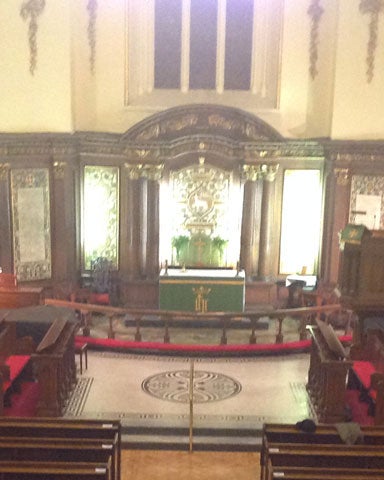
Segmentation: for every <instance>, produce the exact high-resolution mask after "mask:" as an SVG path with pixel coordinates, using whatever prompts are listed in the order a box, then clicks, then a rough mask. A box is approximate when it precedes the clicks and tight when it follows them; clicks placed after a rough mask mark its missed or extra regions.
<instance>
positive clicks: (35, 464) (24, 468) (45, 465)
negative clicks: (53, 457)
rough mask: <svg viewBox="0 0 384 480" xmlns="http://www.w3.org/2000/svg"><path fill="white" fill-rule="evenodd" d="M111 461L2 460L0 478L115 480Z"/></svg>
mask: <svg viewBox="0 0 384 480" xmlns="http://www.w3.org/2000/svg"><path fill="white" fill-rule="evenodd" d="M110 468H111V467H110V463H109V462H108V463H102V462H94V463H92V462H82V463H80V462H78V463H73V464H72V463H68V462H57V461H52V462H39V461H22V460H17V461H12V460H8V461H7V460H4V461H0V478H4V479H7V480H68V479H73V480H77V479H82V480H113V477H112V476H111V471H110Z"/></svg>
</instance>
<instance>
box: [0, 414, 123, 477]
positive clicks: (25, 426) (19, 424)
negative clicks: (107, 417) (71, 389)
mask: <svg viewBox="0 0 384 480" xmlns="http://www.w3.org/2000/svg"><path fill="white" fill-rule="evenodd" d="M15 452H17V453H15ZM14 455H17V459H19V460H29V461H32V460H39V461H41V462H50V461H52V460H55V459H56V458H60V459H65V460H66V461H68V462H73V463H75V462H76V463H78V462H81V461H84V462H85V461H87V462H92V463H95V462H100V463H106V462H108V463H110V467H109V473H110V475H111V479H113V480H119V479H120V463H121V426H120V422H118V421H101V420H100V421H99V420H86V419H53V418H52V419H51V418H46V419H39V418H28V419H27V418H6V417H3V418H0V460H1V459H3V460H5V459H8V460H15V459H16V458H15V456H14ZM4 456H5V457H4Z"/></svg>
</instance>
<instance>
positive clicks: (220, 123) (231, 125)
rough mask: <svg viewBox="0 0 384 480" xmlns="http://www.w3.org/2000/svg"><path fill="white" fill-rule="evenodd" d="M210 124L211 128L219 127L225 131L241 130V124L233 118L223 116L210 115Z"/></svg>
mask: <svg viewBox="0 0 384 480" xmlns="http://www.w3.org/2000/svg"><path fill="white" fill-rule="evenodd" d="M208 124H209V126H210V127H216V128H217V127H219V128H223V129H224V130H233V129H235V128H237V129H241V124H240V123H239V122H238V121H236V120H233V119H231V118H225V117H223V116H221V115H209V117H208Z"/></svg>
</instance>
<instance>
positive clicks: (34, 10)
mask: <svg viewBox="0 0 384 480" xmlns="http://www.w3.org/2000/svg"><path fill="white" fill-rule="evenodd" d="M44 8H45V0H26V1H25V2H23V4H22V5H21V8H20V15H21V18H22V19H23V20H24V21H26V20H28V19H29V24H28V43H29V71H30V73H31V75H33V74H34V73H35V69H36V66H37V30H38V24H37V18H38V17H39V15H41V14H42V13H43V10H44Z"/></svg>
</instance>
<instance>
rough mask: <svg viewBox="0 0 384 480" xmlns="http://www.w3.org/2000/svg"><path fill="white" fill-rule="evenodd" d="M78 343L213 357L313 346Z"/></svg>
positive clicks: (95, 340)
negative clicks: (210, 355) (209, 355)
mask: <svg viewBox="0 0 384 480" xmlns="http://www.w3.org/2000/svg"><path fill="white" fill-rule="evenodd" d="M351 340H352V338H351V336H350V335H345V336H342V337H340V341H341V342H342V343H348V342H350V341H351ZM76 342H79V343H81V342H84V343H87V344H88V347H89V348H90V349H94V350H118V351H127V352H128V351H143V350H144V351H146V352H148V353H150V352H152V353H169V354H185V353H187V354H190V355H193V354H196V355H197V354H199V355H204V354H212V355H249V354H250V355H279V354H287V353H299V352H308V351H309V348H310V346H311V341H310V340H302V341H296V342H287V343H280V344H276V343H272V344H267V343H263V344H245V345H234V344H231V345H189V344H172V343H162V342H133V341H123V340H113V339H107V338H93V337H82V336H79V337H76Z"/></svg>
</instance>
